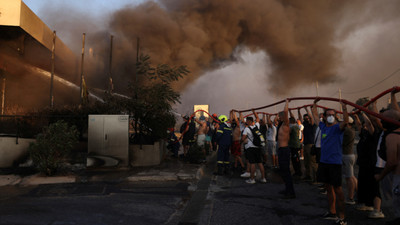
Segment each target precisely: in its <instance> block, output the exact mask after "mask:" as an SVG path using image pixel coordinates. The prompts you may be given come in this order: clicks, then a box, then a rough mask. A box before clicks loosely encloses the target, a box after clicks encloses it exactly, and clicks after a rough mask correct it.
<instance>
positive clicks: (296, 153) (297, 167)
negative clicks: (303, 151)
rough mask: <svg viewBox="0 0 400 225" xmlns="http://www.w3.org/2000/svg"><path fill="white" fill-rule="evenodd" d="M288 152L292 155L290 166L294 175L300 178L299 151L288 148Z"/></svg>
mask: <svg viewBox="0 0 400 225" xmlns="http://www.w3.org/2000/svg"><path fill="white" fill-rule="evenodd" d="M290 151H291V153H292V155H291V158H292V166H293V169H294V175H296V176H301V175H302V174H303V173H302V172H301V165H300V149H298V148H290ZM278 160H279V158H278Z"/></svg>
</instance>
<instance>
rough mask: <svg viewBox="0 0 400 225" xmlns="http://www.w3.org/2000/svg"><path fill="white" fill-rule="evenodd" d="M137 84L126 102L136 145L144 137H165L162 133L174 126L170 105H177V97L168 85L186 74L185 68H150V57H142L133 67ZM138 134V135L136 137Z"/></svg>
mask: <svg viewBox="0 0 400 225" xmlns="http://www.w3.org/2000/svg"><path fill="white" fill-rule="evenodd" d="M136 71H137V74H136V76H138V77H139V80H138V82H135V83H131V84H130V85H129V90H130V93H131V98H130V99H128V100H126V101H127V102H126V106H127V110H128V112H129V113H130V114H131V115H133V117H134V118H135V119H134V120H135V122H136V123H135V127H137V129H136V130H135V131H136V132H135V133H136V139H135V141H136V142H141V140H142V139H141V138H142V137H143V135H146V136H151V139H153V140H156V139H159V138H161V137H164V136H165V133H166V132H165V131H166V130H167V128H169V127H173V126H174V125H175V122H176V121H175V116H174V115H173V113H172V112H171V111H172V104H175V103H180V101H179V100H180V94H179V92H177V91H175V90H174V89H173V88H172V87H171V83H172V82H175V81H178V80H179V79H180V78H183V76H186V75H187V74H189V71H188V70H187V68H186V66H179V67H170V66H169V65H167V64H160V65H158V66H157V67H156V68H154V67H152V66H151V63H150V57H149V56H147V55H141V56H140V57H139V60H138V62H137V64H136ZM138 134H140V135H139V136H138Z"/></svg>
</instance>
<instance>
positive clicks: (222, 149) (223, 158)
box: [216, 115, 232, 175]
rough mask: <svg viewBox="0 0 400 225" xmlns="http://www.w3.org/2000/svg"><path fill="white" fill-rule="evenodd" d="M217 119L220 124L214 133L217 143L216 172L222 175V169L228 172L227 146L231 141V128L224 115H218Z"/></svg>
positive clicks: (229, 145) (228, 146)
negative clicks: (215, 133)
mask: <svg viewBox="0 0 400 225" xmlns="http://www.w3.org/2000/svg"><path fill="white" fill-rule="evenodd" d="M218 120H219V121H220V125H219V128H218V130H217V135H216V141H217V144H218V153H217V166H218V172H217V174H218V175H222V174H223V170H224V169H225V171H224V172H225V174H228V173H229V162H230V161H229V148H230V147H231V143H232V128H231V127H230V126H229V125H228V123H227V122H228V118H227V117H226V116H225V115H220V116H219V117H218Z"/></svg>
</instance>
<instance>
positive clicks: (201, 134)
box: [196, 116, 209, 155]
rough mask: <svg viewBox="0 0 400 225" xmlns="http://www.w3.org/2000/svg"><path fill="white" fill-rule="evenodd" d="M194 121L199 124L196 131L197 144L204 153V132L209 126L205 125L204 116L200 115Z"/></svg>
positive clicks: (206, 131)
mask: <svg viewBox="0 0 400 225" xmlns="http://www.w3.org/2000/svg"><path fill="white" fill-rule="evenodd" d="M196 122H197V123H198V124H199V125H200V127H199V130H198V131H197V145H198V146H200V147H201V149H202V151H203V153H204V155H205V153H206V152H205V148H204V144H205V141H206V134H207V133H208V129H209V127H208V126H207V121H206V118H205V117H204V116H200V118H199V119H196Z"/></svg>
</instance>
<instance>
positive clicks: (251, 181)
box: [246, 179, 256, 184]
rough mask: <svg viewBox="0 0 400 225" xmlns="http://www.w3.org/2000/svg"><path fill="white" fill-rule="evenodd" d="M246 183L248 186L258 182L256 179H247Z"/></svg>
mask: <svg viewBox="0 0 400 225" xmlns="http://www.w3.org/2000/svg"><path fill="white" fill-rule="evenodd" d="M246 183H248V184H255V183H256V181H255V180H254V179H247V180H246Z"/></svg>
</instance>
